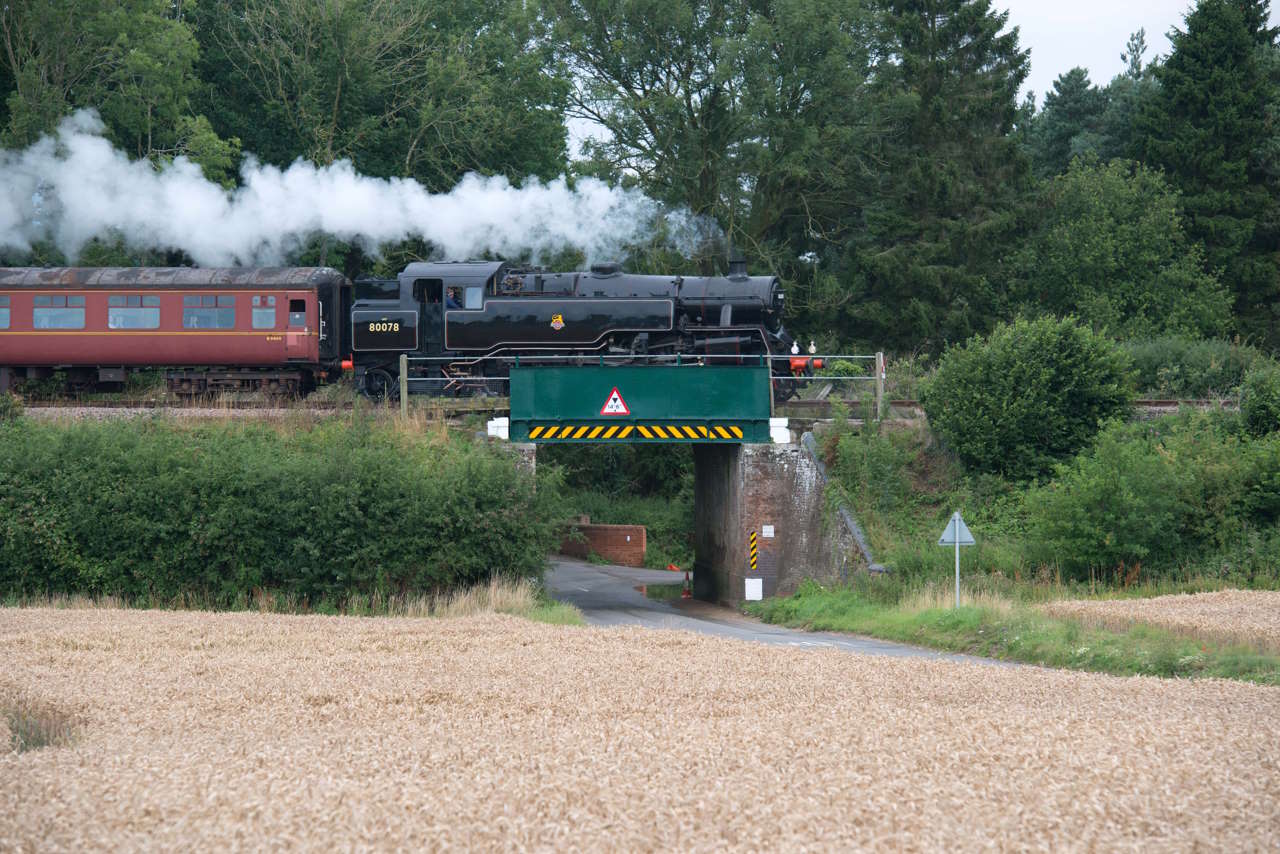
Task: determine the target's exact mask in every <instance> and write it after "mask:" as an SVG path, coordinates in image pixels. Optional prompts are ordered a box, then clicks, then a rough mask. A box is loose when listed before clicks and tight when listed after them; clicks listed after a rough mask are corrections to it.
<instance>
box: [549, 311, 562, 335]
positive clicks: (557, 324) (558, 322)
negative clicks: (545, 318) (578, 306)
mask: <svg viewBox="0 0 1280 854" xmlns="http://www.w3.org/2000/svg"><path fill="white" fill-rule="evenodd" d="M551 328H552V329H554V330H555V331H557V332H559V331H560V330H561V329H564V315H563V314H553V315H551Z"/></svg>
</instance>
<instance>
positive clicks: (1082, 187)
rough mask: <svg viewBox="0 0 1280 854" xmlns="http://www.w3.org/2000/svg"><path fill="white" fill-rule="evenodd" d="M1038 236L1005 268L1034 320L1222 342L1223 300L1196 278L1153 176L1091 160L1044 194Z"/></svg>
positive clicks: (1194, 249) (1226, 310)
mask: <svg viewBox="0 0 1280 854" xmlns="http://www.w3.org/2000/svg"><path fill="white" fill-rule="evenodd" d="M1036 209H1037V210H1038V211H1039V212H1040V214H1039V222H1038V226H1037V228H1036V229H1035V230H1034V231H1033V232H1032V233H1031V234H1030V235H1029V236H1028V237H1027V239H1026V241H1025V242H1024V244H1023V245H1022V247H1021V248H1020V249H1019V250H1017V251H1016V252H1014V253H1013V255H1012V256H1011V259H1010V264H1009V266H1010V267H1011V268H1012V271H1013V276H1014V278H1015V283H1014V290H1015V293H1016V294H1017V295H1018V297H1019V301H1020V302H1022V303H1025V304H1026V305H1027V306H1028V307H1029V308H1030V309H1031V310H1032V311H1034V312H1045V313H1049V314H1054V315H1058V316H1063V315H1066V314H1075V315H1076V316H1077V317H1078V318H1079V319H1080V320H1081V321H1083V322H1086V323H1088V324H1090V325H1091V326H1093V327H1094V328H1095V329H1097V330H1100V331H1106V332H1108V333H1110V334H1112V335H1115V336H1117V337H1121V338H1143V337H1149V336H1152V335H1158V334H1162V333H1170V332H1180V333H1186V334H1190V335H1193V336H1202V335H1210V336H1211V335H1219V334H1222V333H1223V332H1224V331H1225V330H1226V328H1227V325H1228V324H1229V323H1230V319H1231V297H1230V294H1229V293H1228V292H1227V291H1226V290H1225V289H1224V288H1223V287H1222V286H1221V285H1220V284H1219V283H1218V281H1217V279H1216V278H1215V277H1214V276H1213V275H1211V274H1209V273H1206V272H1205V270H1204V268H1203V262H1204V257H1203V253H1202V252H1201V250H1200V247H1199V246H1198V245H1196V244H1194V243H1192V242H1191V241H1190V240H1189V239H1188V238H1187V235H1186V232H1185V230H1184V228H1183V223H1182V217H1181V216H1180V212H1179V209H1178V197H1177V194H1176V193H1174V192H1173V191H1172V190H1171V189H1170V188H1169V186H1168V185H1167V184H1166V183H1165V181H1164V179H1163V178H1161V176H1160V174H1159V173H1157V172H1154V171H1152V170H1151V169H1148V168H1146V167H1143V166H1141V165H1137V164H1134V163H1132V162H1130V161H1123V160H1113V161H1112V162H1111V163H1110V164H1109V165H1105V166H1104V165H1102V164H1100V163H1099V162H1098V161H1097V159H1096V157H1093V156H1092V155H1091V156H1090V157H1089V158H1087V159H1078V160H1076V161H1075V162H1074V163H1073V164H1072V166H1071V168H1070V170H1069V171H1068V172H1067V174H1065V175H1062V176H1059V177H1058V178H1055V179H1053V180H1052V181H1050V182H1048V183H1046V184H1045V185H1044V187H1043V189H1042V191H1041V194H1040V200H1039V204H1038V205H1036Z"/></svg>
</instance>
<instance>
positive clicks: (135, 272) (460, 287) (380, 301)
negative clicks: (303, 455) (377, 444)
mask: <svg viewBox="0 0 1280 854" xmlns="http://www.w3.org/2000/svg"><path fill="white" fill-rule="evenodd" d="M782 308H783V295H782V290H781V287H780V286H779V283H778V280H777V279H776V278H774V277H769V276H748V275H747V274H746V270H745V266H744V265H742V264H740V263H738V264H732V265H731V267H730V271H729V275H728V276H724V277H715V276H710V277H707V276H696V277H695V276H645V275H633V274H629V273H625V272H623V271H622V269H621V267H620V265H618V264H601V265H596V266H593V267H591V269H590V270H589V271H586V272H575V273H551V272H545V271H542V270H536V269H523V268H517V267H512V266H509V265H508V264H505V263H502V262H489V261H484V262H476V261H468V262H451V263H433V262H421V263H413V264H409V265H408V266H407V267H405V269H404V270H403V271H402V272H401V273H400V274H399V276H397V277H396V278H394V279H357V280H356V281H355V282H352V281H350V280H349V279H347V278H346V277H344V276H342V275H341V274H340V273H338V272H337V271H336V270H332V269H329V268H231V269H214V268H207V269H195V268H183V267H178V268H0V391H2V390H4V389H7V388H10V387H14V386H20V385H22V384H23V383H24V382H28V381H30V380H33V379H40V378H44V377H49V376H51V375H53V374H54V372H55V371H57V372H62V373H63V374H64V375H65V376H67V377H68V379H69V381H70V382H71V384H72V385H73V386H74V387H76V388H89V387H92V386H95V385H97V384H99V383H104V382H115V383H119V382H122V381H123V380H124V379H125V376H126V374H127V373H128V372H129V371H131V370H137V369H142V368H163V369H164V370H165V372H166V378H167V381H168V383H169V386H170V388H172V389H173V390H175V391H177V392H179V393H185V394H200V393H205V392H210V391H217V390H262V391H266V392H269V393H272V392H279V393H292V392H305V391H307V390H309V389H310V388H312V387H314V386H315V385H316V384H317V383H318V382H320V381H323V380H326V379H329V380H332V379H336V378H337V377H339V376H341V375H342V374H344V373H346V372H348V371H350V372H353V373H354V376H355V380H356V382H357V384H358V387H359V388H360V389H361V390H362V391H364V393H365V394H367V395H369V396H370V397H374V398H385V397H393V396H395V395H396V393H397V392H398V388H399V377H398V373H399V365H400V356H401V354H408V355H410V356H412V357H414V358H413V359H412V360H411V361H409V363H408V364H409V378H410V379H413V380H421V381H422V382H415V383H413V384H412V387H413V390H414V391H424V392H432V393H437V394H490V393H500V392H501V391H502V390H503V384H502V382H501V379H502V378H503V377H505V376H506V375H507V373H508V371H509V370H510V367H511V365H512V364H513V363H514V362H515V361H516V360H517V359H518V360H519V362H520V364H528V365H536V364H560V365H563V364H565V363H566V361H567V362H569V363H573V362H574V361H577V360H581V361H583V362H586V361H589V360H594V359H597V358H598V357H601V356H607V357H610V358H609V363H610V364H616V363H626V362H635V363H651V362H661V361H663V360H674V359H677V358H687V359H691V360H692V359H697V360H704V361H709V362H711V363H714V364H733V363H736V362H741V363H744V364H745V363H750V364H755V363H757V362H758V361H759V359H760V357H770V356H785V354H787V353H788V349H789V348H790V347H791V345H792V344H793V341H792V339H791V337H790V336H789V335H788V334H787V333H786V331H785V330H784V329H783V326H782ZM791 367H792V370H795V365H794V364H793V365H792V366H791ZM793 390H794V383H792V382H791V381H790V380H787V379H783V380H780V381H778V382H777V383H776V384H775V394H776V395H777V396H778V397H780V398H782V399H785V398H786V397H788V396H790V394H791V393H792V392H793Z"/></svg>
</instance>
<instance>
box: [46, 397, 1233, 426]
mask: <svg viewBox="0 0 1280 854" xmlns="http://www.w3.org/2000/svg"><path fill="white" fill-rule="evenodd" d="M24 405H25V406H26V407H27V408H28V409H36V410H60V409H67V410H71V409H147V410H157V411H164V410H176V411H183V410H200V411H201V412H205V413H207V412H208V411H210V410H228V411H253V410H265V411H271V412H273V413H274V412H281V411H297V412H345V411H350V410H352V409H354V408H355V406H356V404H355V402H353V401H330V400H326V401H307V400H306V399H305V398H303V399H287V400H275V401H272V400H236V399H224V398H217V399H213V400H208V399H200V398H196V399H192V400H189V401H170V400H95V399H93V398H85V399H79V400H73V399H67V400H32V401H26V402H25V403H24ZM831 405H832V401H830V400H789V401H787V402H786V403H780V404H777V406H776V414H777V415H778V416H779V417H790V418H796V419H800V420H823V419H826V418H830V417H831ZM847 405H848V406H849V408H850V410H851V413H852V414H854V415H855V416H856V415H857V413H858V404H857V402H852V403H848V404H847ZM1133 405H1134V409H1136V410H1137V411H1138V412H1139V413H1141V414H1144V415H1164V414H1168V413H1172V412H1177V411H1178V410H1179V409H1182V408H1184V407H1186V408H1192V409H1200V410H1215V409H1221V410H1226V411H1234V410H1236V409H1237V408H1238V404H1237V403H1236V401H1234V400H1229V399H1225V398H1211V399H1194V400H1161V399H1145V400H1135V401H1134V404H1133ZM374 406H375V407H376V406H377V405H374ZM888 407H889V413H890V417H896V418H919V417H921V416H923V414H924V410H923V408H922V407H921V406H920V402H919V401H916V400H890V401H888ZM383 408H389V407H385V406H384V407H383ZM509 410H510V403H509V401H508V399H507V398H505V397H489V398H466V397H464V398H432V397H421V396H416V395H415V396H414V397H413V398H412V411H414V412H422V413H426V414H433V415H434V414H441V415H446V416H448V415H463V414H467V413H472V412H474V413H486V414H493V415H497V414H502V413H506V412H508V411H509Z"/></svg>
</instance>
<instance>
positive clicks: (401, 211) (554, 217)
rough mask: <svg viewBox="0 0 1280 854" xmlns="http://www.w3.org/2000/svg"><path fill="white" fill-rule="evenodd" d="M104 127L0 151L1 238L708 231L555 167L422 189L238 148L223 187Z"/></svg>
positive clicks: (190, 248) (689, 235)
mask: <svg viewBox="0 0 1280 854" xmlns="http://www.w3.org/2000/svg"><path fill="white" fill-rule="evenodd" d="M102 132H103V124H102V122H101V120H100V119H99V118H98V116H97V114H96V113H95V112H93V111H89V110H80V111H78V112H76V113H75V114H74V115H71V116H69V117H68V118H66V119H64V120H63V122H62V124H61V125H60V126H59V128H58V131H57V134H56V136H53V137H44V138H42V139H41V140H40V141H39V142H37V143H35V144H34V145H32V146H31V147H30V148H28V149H26V150H25V151H0V248H8V249H17V250H23V251H24V250H27V249H30V248H31V246H32V244H33V243H34V242H35V241H38V240H52V241H53V242H54V244H55V245H57V246H58V248H59V249H61V250H62V251H63V252H64V253H65V254H66V255H67V256H68V257H71V258H74V257H75V256H76V255H77V254H78V253H79V251H80V249H81V248H82V247H83V246H84V245H85V244H86V243H88V242H89V241H90V240H91V239H93V238H94V237H106V236H110V235H113V234H114V235H119V236H121V237H123V239H124V240H125V241H126V243H128V244H129V245H130V246H134V247H139V248H144V247H145V248H154V249H181V250H184V251H185V252H186V253H187V254H189V255H190V256H191V257H192V259H194V260H195V262H196V263H197V264H201V265H205V266H219V265H233V264H279V263H281V262H282V261H284V259H285V258H286V257H287V256H288V255H289V253H290V252H291V251H293V250H296V249H297V248H298V247H299V246H300V245H301V244H302V243H303V241H305V240H306V239H307V238H308V237H311V236H313V235H315V234H317V233H322V232H323V233H327V234H330V235H333V236H334V237H336V238H338V239H340V240H344V241H348V242H353V243H359V244H360V245H362V246H363V247H365V248H366V249H368V250H371V251H376V249H377V246H378V245H379V244H382V243H386V242H391V241H397V240H403V239H405V238H409V237H420V238H424V239H426V240H428V241H430V242H431V243H432V244H434V246H435V247H436V248H437V249H438V251H439V254H440V256H441V257H444V258H449V259H463V258H473V257H478V256H480V255H482V254H484V253H485V252H491V253H495V254H497V255H500V256H506V257H513V256H518V255H521V254H524V253H530V254H531V255H532V256H533V257H534V258H535V259H536V258H538V257H540V256H545V255H546V254H548V253H551V252H555V251H558V250H562V249H566V248H572V249H578V250H581V251H582V252H583V253H584V254H585V255H586V256H587V257H588V259H601V258H606V257H609V256H611V255H615V254H620V253H621V252H622V251H623V250H624V248H625V247H626V246H628V245H634V244H637V243H640V242H642V241H644V240H646V239H647V238H649V237H650V236H651V235H652V234H654V233H665V234H667V235H669V237H668V239H669V240H672V241H673V245H675V248H677V249H679V250H681V251H683V252H684V254H686V255H689V254H692V250H693V249H694V248H695V241H698V240H702V239H706V235H707V231H708V230H707V228H706V227H705V225H701V224H697V223H696V220H697V219H700V218H693V217H691V216H690V215H689V214H688V212H687V211H686V212H679V211H677V212H670V211H665V210H663V209H662V208H661V206H659V205H658V204H657V203H656V202H654V201H653V200H651V199H649V198H648V197H646V196H645V195H644V194H642V193H640V192H638V191H635V190H624V189H621V188H617V187H610V186H608V185H607V184H605V183H603V182H601V181H598V180H594V179H581V180H578V181H577V182H576V183H575V186H574V187H573V188H572V189H570V188H569V186H568V185H567V184H566V182H565V180H564V178H559V179H557V180H554V181H551V182H549V183H545V184H544V183H542V182H539V181H537V180H535V179H530V180H529V181H527V182H526V183H525V185H524V186H522V187H513V186H512V185H511V184H510V183H509V182H508V181H507V180H506V179H505V178H502V177H493V178H486V177H482V176H479V175H474V174H471V175H467V176H466V177H465V178H463V179H462V181H461V182H460V183H459V184H458V185H457V186H456V187H454V188H453V190H451V191H450V192H448V193H442V194H433V193H430V192H428V191H427V190H426V189H425V188H424V187H423V186H422V185H421V184H419V183H418V182H416V181H413V180H411V179H403V178H391V179H381V178H368V177H365V176H362V175H359V174H357V173H356V171H355V169H354V168H353V167H352V165H351V163H350V162H349V161H340V162H338V163H335V164H333V165H332V166H326V167H319V166H315V165H314V164H311V163H306V162H304V161H301V160H299V161H297V162H295V163H294V164H293V165H292V166H289V167H288V168H287V169H278V168H276V167H274V166H265V165H262V164H260V163H258V162H256V161H254V160H252V159H251V158H246V161H245V163H244V166H243V168H242V169H241V178H242V181H241V186H240V187H239V188H238V189H236V190H233V191H230V192H228V191H227V190H225V189H223V188H222V187H220V186H218V185H217V184H215V183H213V182H211V181H209V180H207V179H206V178H205V177H204V175H203V174H202V173H201V171H200V167H198V166H197V165H195V164H194V163H192V162H191V161H189V160H187V159H186V158H183V157H178V158H176V159H175V160H174V161H173V162H172V163H171V164H169V165H167V166H165V167H164V168H161V169H156V168H155V167H154V166H153V165H152V164H151V163H149V162H147V161H145V160H144V161H130V160H129V158H128V157H127V156H126V155H125V154H124V153H123V152H120V151H118V150H116V149H114V148H113V147H112V146H111V144H110V143H109V142H108V141H107V140H106V139H104V138H103V136H102ZM690 223H695V225H694V226H691V225H690Z"/></svg>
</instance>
